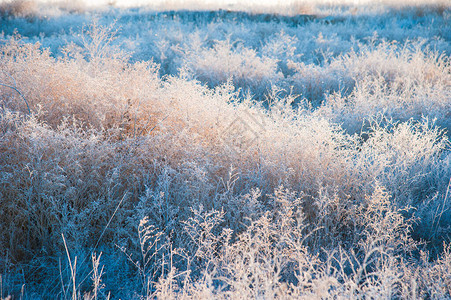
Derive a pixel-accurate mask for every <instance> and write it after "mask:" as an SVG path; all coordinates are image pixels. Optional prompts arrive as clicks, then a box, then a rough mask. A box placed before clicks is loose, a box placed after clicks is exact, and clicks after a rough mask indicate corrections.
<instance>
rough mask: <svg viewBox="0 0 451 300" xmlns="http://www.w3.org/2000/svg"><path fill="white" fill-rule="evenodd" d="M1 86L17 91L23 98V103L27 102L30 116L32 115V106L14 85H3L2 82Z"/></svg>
mask: <svg viewBox="0 0 451 300" xmlns="http://www.w3.org/2000/svg"><path fill="white" fill-rule="evenodd" d="M0 85H1V86H4V87H8V88H10V89H12V90H15V91H16V92H17V93H18V94H19V95H20V96H21V97H22V99H23V101H25V104H26V105H27V109H28V114H31V110H30V106H29V105H28V101H27V99H25V97H24V95H23V94H22V93H21V92H20V91H19V90H18V89H17V88H16V87H14V86H12V85H8V84H4V83H1V82H0Z"/></svg>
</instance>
